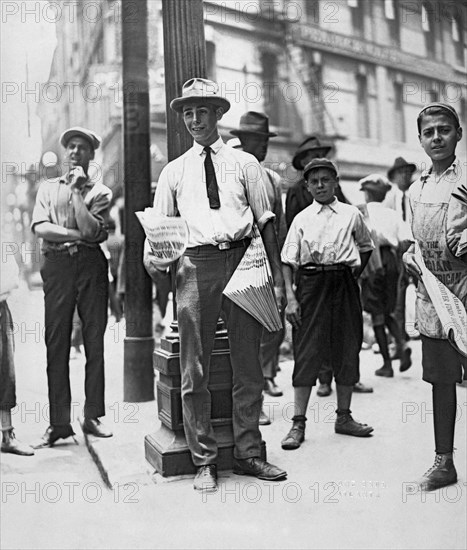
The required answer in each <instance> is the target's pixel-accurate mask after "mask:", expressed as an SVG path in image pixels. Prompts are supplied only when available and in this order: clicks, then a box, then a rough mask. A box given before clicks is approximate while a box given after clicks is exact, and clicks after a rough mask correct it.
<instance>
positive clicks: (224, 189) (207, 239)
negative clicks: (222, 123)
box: [154, 138, 274, 247]
mask: <svg viewBox="0 0 467 550" xmlns="http://www.w3.org/2000/svg"><path fill="white" fill-rule="evenodd" d="M211 150H212V152H211V158H212V162H213V165H214V169H215V172H216V179H217V185H218V189H219V199H220V208H218V209H212V208H210V207H209V200H208V197H207V191H206V176H205V168H204V160H205V158H206V153H205V151H204V147H203V146H202V145H200V144H198V143H196V142H194V143H193V146H192V147H191V148H190V149H189V150H188V151H187V152H186V153H184V154H183V155H181V156H180V157H178V158H176V159H175V160H173V161H171V162H169V164H167V165H166V166H165V167H164V169H163V170H162V172H161V175H160V178H159V181H158V184H157V188H156V194H155V196H154V208H155V210H156V211H157V212H159V213H160V214H162V215H165V216H175V215H177V213H179V214H180V216H181V217H182V218H183V219H185V221H186V222H187V224H188V229H189V240H188V247H194V246H200V245H205V244H214V245H215V244H216V243H219V242H223V241H237V240H240V239H243V238H244V237H248V236H250V234H251V229H252V226H253V222H255V223H257V225H258V227H259V228H260V229H262V228H263V227H264V225H265V224H266V222H267V221H269V220H270V219H274V214H273V213H272V212H271V210H270V206H269V200H268V197H267V194H266V189H265V186H264V182H263V172H262V168H261V166H260V164H259V162H258V161H257V160H256V158H255V157H254V156H253V155H250V154H249V153H245V152H244V151H240V150H238V149H234V148H233V147H229V146H226V145H225V144H224V142H223V141H222V139H221V138H219V139H218V140H217V141H216V142H215V143H213V144H212V145H211Z"/></svg>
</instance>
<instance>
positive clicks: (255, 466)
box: [233, 457, 287, 481]
mask: <svg viewBox="0 0 467 550" xmlns="http://www.w3.org/2000/svg"><path fill="white" fill-rule="evenodd" d="M233 473H234V474H237V475H243V476H254V477H257V478H258V479H265V480H266V481H279V480H281V479H285V478H286V477H287V472H286V471H285V470H281V469H280V468H278V467H277V466H274V465H273V464H269V462H266V461H265V460H262V459H261V458H258V457H252V458H241V459H240V458H234V461H233Z"/></svg>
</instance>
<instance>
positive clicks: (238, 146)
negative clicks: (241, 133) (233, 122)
mask: <svg viewBox="0 0 467 550" xmlns="http://www.w3.org/2000/svg"><path fill="white" fill-rule="evenodd" d="M226 145H228V146H229V147H233V148H234V149H241V148H242V142H241V141H240V140H239V139H238V137H234V138H231V139H229V140H228V141H227V142H226Z"/></svg>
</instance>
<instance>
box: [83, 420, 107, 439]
mask: <svg viewBox="0 0 467 550" xmlns="http://www.w3.org/2000/svg"><path fill="white" fill-rule="evenodd" d="M81 427H82V428H83V433H85V434H88V435H94V436H95V437H112V435H113V434H112V432H111V431H110V430H109V429H108V428H106V427H105V426H104V424H102V422H101V421H100V420H99V419H98V418H85V419H84V421H83V423H82V424H81Z"/></svg>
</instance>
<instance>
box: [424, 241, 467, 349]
mask: <svg viewBox="0 0 467 550" xmlns="http://www.w3.org/2000/svg"><path fill="white" fill-rule="evenodd" d="M414 256H415V257H414V260H415V262H416V264H417V265H418V267H419V269H420V272H421V279H422V282H423V284H424V285H425V288H426V291H427V293H428V296H429V297H430V300H431V302H432V303H433V306H434V308H435V310H436V313H437V315H438V317H439V320H440V321H441V324H442V326H443V331H444V334H445V337H446V339H447V340H448V341H449V342H450V344H451V345H452V346H453V347H454V348H455V349H456V350H457V351H458V352H459V353H460V354H461V355H463V356H464V357H467V312H466V310H465V307H464V304H463V303H462V302H461V300H459V298H457V296H455V295H454V294H453V293H452V292H451V291H450V290H449V289H448V288H447V287H446V286H445V285H444V284H443V283H442V282H441V281H440V280H439V279H438V278H437V277H436V276H435V275H433V273H432V272H431V271H430V270H429V269H428V268H427V267H426V265H425V262H424V260H423V256H422V252H421V250H420V246H419V244H418V243H417V242H415V250H414Z"/></svg>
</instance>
